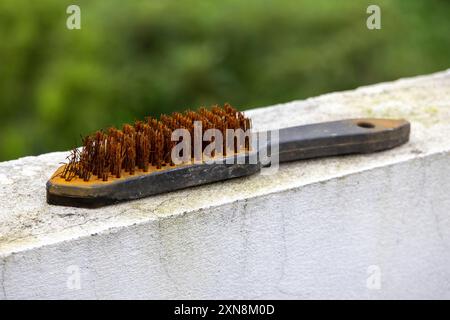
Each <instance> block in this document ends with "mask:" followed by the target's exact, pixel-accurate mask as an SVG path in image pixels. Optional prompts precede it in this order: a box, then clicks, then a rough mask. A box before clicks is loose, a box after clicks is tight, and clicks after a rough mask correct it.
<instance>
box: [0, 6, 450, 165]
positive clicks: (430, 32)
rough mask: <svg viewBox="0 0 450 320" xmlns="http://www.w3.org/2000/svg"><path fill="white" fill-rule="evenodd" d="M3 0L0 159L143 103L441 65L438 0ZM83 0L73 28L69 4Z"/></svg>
mask: <svg viewBox="0 0 450 320" xmlns="http://www.w3.org/2000/svg"><path fill="white" fill-rule="evenodd" d="M372 3H373V2H372V1H347V0H345V1H330V0H307V1H300V0H296V1H280V0H276V1H275V0H273V1H270V0H245V1H244V0H226V1H220V2H219V1H208V0H186V1H183V0H177V1H175V0H165V1H163V0H142V1H133V0H130V1H118V0H108V1H106V0H95V1H94V0H90V1H87V0H86V1H82V0H79V1H65V0H39V1H31V0H29V1H25V0H2V1H1V2H0V119H1V120H0V160H6V159H13V158H17V157H19V156H24V155H30V154H39V153H43V152H49V151H55V150H67V149H69V148H72V147H73V146H75V145H77V144H78V143H79V136H80V134H87V133H89V132H91V131H92V130H94V129H98V128H102V127H107V126H110V125H115V126H120V125H121V124H122V123H124V122H128V121H133V120H134V119H136V118H141V117H143V116H145V115H159V114H160V113H161V112H164V113H168V112H171V111H174V110H184V109H186V108H189V107H191V108H195V107H198V106H200V105H211V104H215V103H224V102H230V103H232V104H234V105H237V106H239V107H240V108H242V109H248V108H252V107H256V106H264V105H270V104H274V103H280V102H285V101H290V100H294V99H301V98H306V97H309V96H314V95H318V94H321V93H325V92H330V91H336V90H344V89H351V88H355V87H357V86H361V85H365V84H370V83H376V82H380V81H386V80H392V79H397V78H399V77H405V76H413V75H417V74H425V73H430V72H434V71H438V70H442V69H446V68H448V67H449V60H450V59H449V57H450V42H449V30H450V19H449V17H450V4H449V1H446V0H423V1H422V0H418V1H413V0H398V1H392V0H385V1H376V4H378V5H379V6H380V7H381V10H382V29H381V30H374V31H371V30H368V29H367V27H366V19H367V17H368V14H367V13H366V8H367V6H368V5H369V4H372ZM69 4H77V5H79V6H80V7H81V21H82V22H81V23H82V29H81V30H68V29H67V28H66V19H67V17H68V14H66V8H67V6H68V5H69Z"/></svg>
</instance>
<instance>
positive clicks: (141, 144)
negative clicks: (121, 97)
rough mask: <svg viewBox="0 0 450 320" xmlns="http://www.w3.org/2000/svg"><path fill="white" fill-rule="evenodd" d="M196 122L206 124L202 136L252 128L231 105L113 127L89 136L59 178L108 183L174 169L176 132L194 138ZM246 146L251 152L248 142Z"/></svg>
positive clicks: (192, 151)
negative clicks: (183, 131)
mask: <svg viewBox="0 0 450 320" xmlns="http://www.w3.org/2000/svg"><path fill="white" fill-rule="evenodd" d="M194 121H200V122H201V123H202V132H201V136H202V137H203V134H204V132H205V131H206V130H208V129H218V130H220V131H221V132H222V134H223V135H224V136H225V131H226V130H227V129H234V130H236V129H242V130H243V131H246V130H248V129H250V127H251V121H250V119H248V118H246V117H245V116H244V115H243V113H241V112H239V111H237V110H236V109H235V108H233V107H232V106H230V105H229V104H225V105H224V106H223V107H219V106H214V107H212V108H211V110H208V109H206V108H200V109H198V110H197V111H190V110H188V111H185V112H184V113H179V112H174V113H172V115H161V116H160V119H159V120H157V119H154V118H150V117H148V118H146V119H145V122H144V121H136V122H135V123H134V125H130V124H125V125H123V127H122V130H119V129H116V128H109V129H108V130H106V131H103V130H100V131H97V132H95V133H94V134H92V135H89V136H86V137H85V138H84V139H83V146H82V149H81V150H79V149H74V150H73V151H72V152H71V155H70V158H69V163H68V164H67V165H66V166H65V167H64V168H63V170H62V171H61V172H60V174H59V175H60V177H61V178H63V179H64V180H65V181H68V182H70V181H72V180H77V179H82V180H83V181H85V182H88V181H92V180H102V181H108V180H109V179H111V178H113V177H115V178H121V177H122V175H123V174H124V173H126V174H127V175H131V176H132V175H134V174H135V172H136V170H138V171H142V172H148V170H149V167H150V166H153V167H155V168H156V169H161V168H162V167H166V166H174V163H173V161H172V159H171V151H172V149H173V147H174V145H175V144H176V143H177V142H176V141H172V132H173V131H174V130H176V129H186V130H188V131H189V133H190V135H191V136H193V135H194ZM191 143H192V144H193V143H194V141H193V140H192V141H191ZM225 145H226V144H224V147H223V150H222V153H223V154H224V155H226V153H227V150H226V147H225ZM205 146H206V145H205V144H204V145H203V147H202V151H203V149H204V148H205ZM245 146H246V149H247V150H248V147H249V142H248V141H247V140H246V142H245ZM194 150H195V148H194V146H192V148H191V153H192V154H191V158H193V157H194ZM234 151H235V152H237V151H238V150H237V149H235V150H234Z"/></svg>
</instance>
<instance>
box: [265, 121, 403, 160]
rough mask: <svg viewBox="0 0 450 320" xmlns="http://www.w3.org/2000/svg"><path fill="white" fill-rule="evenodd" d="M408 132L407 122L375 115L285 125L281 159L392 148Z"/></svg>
mask: <svg viewBox="0 0 450 320" xmlns="http://www.w3.org/2000/svg"><path fill="white" fill-rule="evenodd" d="M409 133H410V124H409V122H408V121H405V120H391V119H372V118H366V119H348V120H340V121H332V122H323V123H316V124H310V125H303V126H297V127H289V128H284V129H280V130H279V162H288V161H294V160H301V159H310V158H318V157H326V156H336V155H344V154H354V153H371V152H376V151H382V150H386V149H391V148H394V147H396V146H398V145H401V144H403V143H405V142H407V141H408V140H409ZM272 148H273V147H272Z"/></svg>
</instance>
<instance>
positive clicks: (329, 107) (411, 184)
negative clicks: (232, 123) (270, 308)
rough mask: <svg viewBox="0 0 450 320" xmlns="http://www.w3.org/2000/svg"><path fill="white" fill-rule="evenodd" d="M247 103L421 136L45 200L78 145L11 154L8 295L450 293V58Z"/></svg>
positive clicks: (268, 121) (3, 192)
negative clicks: (415, 71)
mask: <svg viewBox="0 0 450 320" xmlns="http://www.w3.org/2000/svg"><path fill="white" fill-rule="evenodd" d="M247 114H248V115H249V116H251V117H252V119H253V123H254V126H255V127H256V128H257V129H260V130H265V129H273V128H280V127H287V126H292V125H299V124H306V123H313V122H321V121H327V120H337V119H344V118H355V117H388V118H391V117H392V118H406V119H408V120H410V121H411V124H412V133H411V141H410V143H408V144H407V145H405V146H402V147H399V148H396V149H394V150H390V151H386V152H381V153H377V154H370V155H358V156H346V157H335V158H329V159H323V160H311V161H301V162H295V163H290V164H285V165H282V166H281V167H280V169H279V171H278V172H276V173H274V174H273V175H263V174H259V175H255V176H252V177H248V178H243V179H237V180H233V181H226V182H221V183H215V184H212V185H207V186H202V187H196V188H191V189H186V190H182V191H177V192H172V193H168V194H164V195H159V196H155V197H151V198H147V199H142V200H138V201H133V202H128V203H122V204H119V205H114V206H109V207H105V208H101V209H95V210H93V209H75V208H66V207H57V206H50V205H47V204H46V202H45V182H46V180H47V179H48V178H49V177H50V175H51V174H52V173H53V171H54V170H55V169H56V168H57V167H58V165H59V163H60V162H63V161H64V160H65V157H66V156H67V152H57V153H51V154H45V155H41V156H37V157H26V158H22V159H18V160H14V161H8V162H3V163H0V257H1V258H0V299H14V298H28V299H33V298H68V299H72V298H99V299H104V298H450V268H449V267H450V174H449V169H450V140H449V137H450V70H448V71H444V72H440V73H436V74H432V75H428V76H420V77H415V78H410V79H402V80H398V81H394V82H390V83H383V84H378V85H373V86H368V87H363V88H358V89H356V90H353V91H346V92H338V93H332V94H326V95H323V96H320V97H316V98H310V99H307V100H303V101H294V102H290V103H286V104H281V105H276V106H271V107H267V108H260V109H256V110H252V111H249V112H248V113H247ZM74 279H75V280H74ZM78 280H79V282H78ZM73 281H75V282H73ZM73 283H75V285H74V284H73ZM77 284H79V286H78V285H77Z"/></svg>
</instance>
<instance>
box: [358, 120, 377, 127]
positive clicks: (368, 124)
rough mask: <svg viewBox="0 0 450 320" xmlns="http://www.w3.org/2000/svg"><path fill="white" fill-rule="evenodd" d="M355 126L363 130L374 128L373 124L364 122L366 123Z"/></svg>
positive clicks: (361, 122)
mask: <svg viewBox="0 0 450 320" xmlns="http://www.w3.org/2000/svg"><path fill="white" fill-rule="evenodd" d="M356 125H357V126H358V127H361V128H364V129H373V128H375V125H374V124H373V123H370V122H366V121H360V122H358V123H357V124H356Z"/></svg>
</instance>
